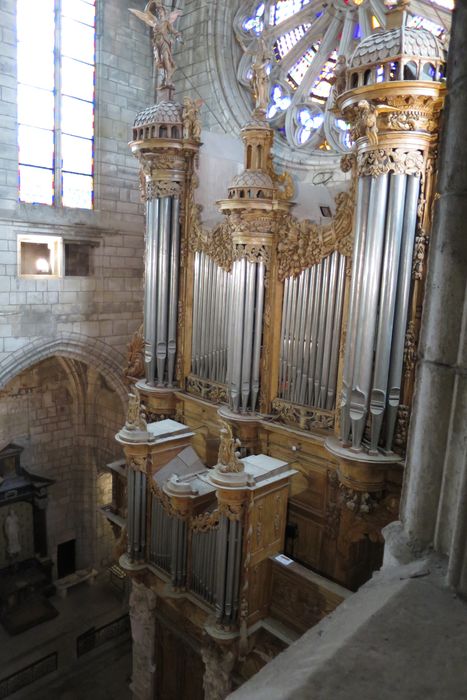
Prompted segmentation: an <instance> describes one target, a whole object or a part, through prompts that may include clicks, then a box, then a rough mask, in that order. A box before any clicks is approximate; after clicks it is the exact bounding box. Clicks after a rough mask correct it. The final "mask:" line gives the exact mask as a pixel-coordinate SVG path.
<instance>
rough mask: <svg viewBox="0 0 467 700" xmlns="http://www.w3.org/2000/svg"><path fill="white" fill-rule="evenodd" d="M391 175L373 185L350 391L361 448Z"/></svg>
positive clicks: (356, 441)
mask: <svg viewBox="0 0 467 700" xmlns="http://www.w3.org/2000/svg"><path fill="white" fill-rule="evenodd" d="M387 193H388V175H380V176H379V177H377V178H375V179H374V180H373V181H372V184H371V196H370V205H369V210H368V229H369V231H370V235H369V236H368V237H367V239H366V244H365V252H364V262H363V265H364V272H365V274H364V275H363V285H362V291H361V299H360V304H359V313H358V334H357V338H356V347H355V365H354V373H353V380H352V389H351V392H350V423H351V426H352V447H353V448H354V449H360V447H361V442H362V437H363V431H364V429H365V422H366V417H367V413H368V400H369V394H370V385H371V375H372V368H373V352H374V343H375V336H376V317H377V313H378V295H379V284H380V275H381V265H382V252H383V246H384V233H385V219H386V202H387Z"/></svg>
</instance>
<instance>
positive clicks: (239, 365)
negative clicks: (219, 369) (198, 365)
mask: <svg viewBox="0 0 467 700" xmlns="http://www.w3.org/2000/svg"><path fill="white" fill-rule="evenodd" d="M264 274H265V269H264V263H263V262H258V263H256V262H250V261H248V260H246V259H245V258H241V259H240V260H236V261H235V262H234V264H233V268H232V293H231V298H230V318H231V328H232V330H231V337H230V338H229V344H228V364H227V383H228V386H229V399H230V407H231V408H232V410H233V411H236V412H238V411H240V410H241V411H242V412H246V411H255V410H256V404H257V401H258V394H259V378H260V359H261V343H262V330H263V328H262V326H263V324H262V319H263V308H264Z"/></svg>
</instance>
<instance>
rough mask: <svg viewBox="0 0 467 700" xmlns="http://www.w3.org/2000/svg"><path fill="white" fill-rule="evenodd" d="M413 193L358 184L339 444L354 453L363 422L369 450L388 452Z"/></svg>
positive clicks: (401, 180)
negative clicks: (348, 446) (383, 432)
mask: <svg viewBox="0 0 467 700" xmlns="http://www.w3.org/2000/svg"><path fill="white" fill-rule="evenodd" d="M368 185H370V186H369V187H368ZM419 188H420V181H419V177H418V176H413V175H411V176H407V175H405V174H400V173H397V174H395V173H391V174H389V175H386V174H385V175H380V176H378V177H376V178H368V177H365V178H362V179H360V181H359V190H358V198H357V211H356V240H355V254H354V261H353V270H352V287H351V296H350V311H349V324H348V330H347V340H346V352H345V362H344V373H343V395H342V404H341V439H342V441H343V443H344V445H350V444H351V445H352V448H353V449H354V450H357V451H359V450H361V449H362V444H363V441H364V439H366V436H365V428H366V425H367V420H368V417H369V418H370V430H369V434H368V443H367V446H368V449H369V451H370V453H373V454H375V453H376V452H377V451H378V448H379V447H384V448H385V449H386V450H388V451H389V450H391V447H392V439H393V434H394V425H395V419H396V414H397V407H398V405H399V401H400V382H401V375H402V362H403V352H404V338H405V330H406V324H407V314H408V306H409V293H410V276H411V264H412V254H413V243H414V236H415V227H416V218H417V202H418V193H419ZM385 419H386V420H385ZM384 422H385V423H386V429H385V435H384V436H383V435H382V428H383V423H384ZM383 441H384V444H382V442H383ZM365 444H366V443H365Z"/></svg>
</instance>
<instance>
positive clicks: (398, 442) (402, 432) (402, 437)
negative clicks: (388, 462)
mask: <svg viewBox="0 0 467 700" xmlns="http://www.w3.org/2000/svg"><path fill="white" fill-rule="evenodd" d="M409 420H410V407H409V406H405V405H404V404H399V406H398V409H397V419H396V428H395V431H394V446H395V447H396V448H397V449H398V450H399V451H400V452H403V451H404V448H405V447H406V446H407V434H408V430H409Z"/></svg>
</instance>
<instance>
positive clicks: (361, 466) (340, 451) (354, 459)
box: [324, 437, 401, 492]
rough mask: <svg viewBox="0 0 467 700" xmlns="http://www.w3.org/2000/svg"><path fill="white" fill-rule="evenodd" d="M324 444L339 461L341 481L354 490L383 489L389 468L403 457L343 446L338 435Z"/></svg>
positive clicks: (370, 490)
mask: <svg viewBox="0 0 467 700" xmlns="http://www.w3.org/2000/svg"><path fill="white" fill-rule="evenodd" d="M324 445H325V447H326V449H327V450H328V452H330V453H331V454H332V455H333V456H334V457H335V458H336V459H337V461H338V464H339V466H338V476H339V481H340V482H341V484H343V485H344V486H346V487H347V488H350V489H353V490H354V491H364V492H375V491H381V490H382V489H383V488H384V486H385V483H386V480H387V470H388V468H389V467H391V466H393V465H395V464H397V463H398V462H400V461H401V457H400V456H399V455H397V454H395V453H392V454H390V455H384V454H378V455H372V454H369V453H368V452H365V451H364V450H363V449H362V450H361V451H360V452H357V451H356V450H353V449H352V448H350V447H343V446H342V443H341V441H340V440H339V439H338V438H336V437H331V438H327V440H326V441H325V443H324Z"/></svg>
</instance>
